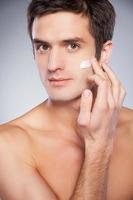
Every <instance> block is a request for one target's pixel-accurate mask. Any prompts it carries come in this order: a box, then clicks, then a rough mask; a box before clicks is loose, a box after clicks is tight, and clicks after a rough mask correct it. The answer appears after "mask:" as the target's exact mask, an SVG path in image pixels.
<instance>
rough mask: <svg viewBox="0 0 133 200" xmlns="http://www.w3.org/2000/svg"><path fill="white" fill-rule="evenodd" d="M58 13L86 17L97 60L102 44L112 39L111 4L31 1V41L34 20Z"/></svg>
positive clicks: (82, 0) (84, 0) (100, 1)
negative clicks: (70, 13)
mask: <svg viewBox="0 0 133 200" xmlns="http://www.w3.org/2000/svg"><path fill="white" fill-rule="evenodd" d="M60 11H67V12H73V13H75V14H82V15H83V16H87V17H88V20H89V24H90V27H89V31H90V33H91V35H92V36H93V37H94V38H95V45H96V57H97V59H99V58H100V55H101V50H102V47H103V44H104V43H105V42H106V41H108V40H112V37H113V31H114V25H115V10H114V7H113V6H112V4H111V3H110V2H109V1H108V0H32V1H31V3H30V4H29V7H28V12H27V20H28V31H29V35H30V38H31V40H32V25H33V22H34V19H35V18H36V17H41V16H43V15H48V14H51V13H56V12H60Z"/></svg>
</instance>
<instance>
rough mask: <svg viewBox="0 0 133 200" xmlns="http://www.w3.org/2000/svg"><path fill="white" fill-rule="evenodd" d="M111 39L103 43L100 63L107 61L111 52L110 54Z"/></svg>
mask: <svg viewBox="0 0 133 200" xmlns="http://www.w3.org/2000/svg"><path fill="white" fill-rule="evenodd" d="M112 46H113V45H112V41H111V40H109V41H107V42H106V43H104V45H103V48H102V51H101V57H100V63H103V62H104V63H106V64H108V63H109V60H110V57H111V54H112Z"/></svg>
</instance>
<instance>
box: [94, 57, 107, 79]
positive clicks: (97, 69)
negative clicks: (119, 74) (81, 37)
mask: <svg viewBox="0 0 133 200" xmlns="http://www.w3.org/2000/svg"><path fill="white" fill-rule="evenodd" d="M92 69H93V71H94V73H95V74H98V75H99V76H101V77H102V78H104V79H106V76H105V73H104V71H103V69H102V67H101V66H100V65H99V63H98V61H97V60H96V58H93V59H92Z"/></svg>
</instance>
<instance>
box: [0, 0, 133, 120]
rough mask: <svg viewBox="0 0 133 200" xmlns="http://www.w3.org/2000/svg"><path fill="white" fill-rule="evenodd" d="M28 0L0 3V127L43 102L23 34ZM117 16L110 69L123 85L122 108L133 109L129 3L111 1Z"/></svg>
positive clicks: (132, 32)
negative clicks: (124, 97) (125, 94)
mask: <svg viewBox="0 0 133 200" xmlns="http://www.w3.org/2000/svg"><path fill="white" fill-rule="evenodd" d="M29 2H30V0H10V1H9V0H3V1H0V124H2V123H5V122H8V121H10V120H12V119H15V118H16V117H18V116H21V115H22V114H24V113H26V112H28V111H29V110H30V109H32V108H33V107H35V106H37V105H38V104H39V103H41V102H43V101H44V99H46V98H47V94H46V91H45V89H44V88H43V86H42V84H41V81H40V77H39V74H38V71H37V67H36V66H35V63H34V59H33V55H32V48H31V43H30V40H29V37H28V34H27V24H26V9H27V6H28V3H29ZM112 3H113V5H114V6H115V9H116V12H117V24H116V29H115V34H114V39H113V42H114V49H113V55H112V60H111V67H112V69H113V70H114V71H115V72H116V74H117V75H118V77H119V79H121V81H122V82H123V84H124V86H125V88H126V90H127V96H126V99H125V101H124V106H126V107H129V108H131V109H132V108H133V93H132V87H133V86H132V85H133V64H132V58H133V1H132V0H112Z"/></svg>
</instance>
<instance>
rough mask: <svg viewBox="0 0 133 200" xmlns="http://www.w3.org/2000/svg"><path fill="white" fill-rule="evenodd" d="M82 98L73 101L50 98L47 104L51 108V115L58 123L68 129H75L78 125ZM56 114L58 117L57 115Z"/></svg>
mask: <svg viewBox="0 0 133 200" xmlns="http://www.w3.org/2000/svg"><path fill="white" fill-rule="evenodd" d="M80 98H81V97H78V98H77V99H74V100H72V101H64V102H63V101H61V102H59V101H58V102H57V101H52V100H51V99H48V100H47V101H46V106H47V108H48V110H49V113H50V117H52V119H53V120H52V121H54V122H55V123H56V124H57V125H61V126H62V127H64V128H66V129H67V130H68V129H69V130H70V129H71V130H75V129H76V125H77V119H78V115H79V111H80ZM55 116H56V117H55Z"/></svg>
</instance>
